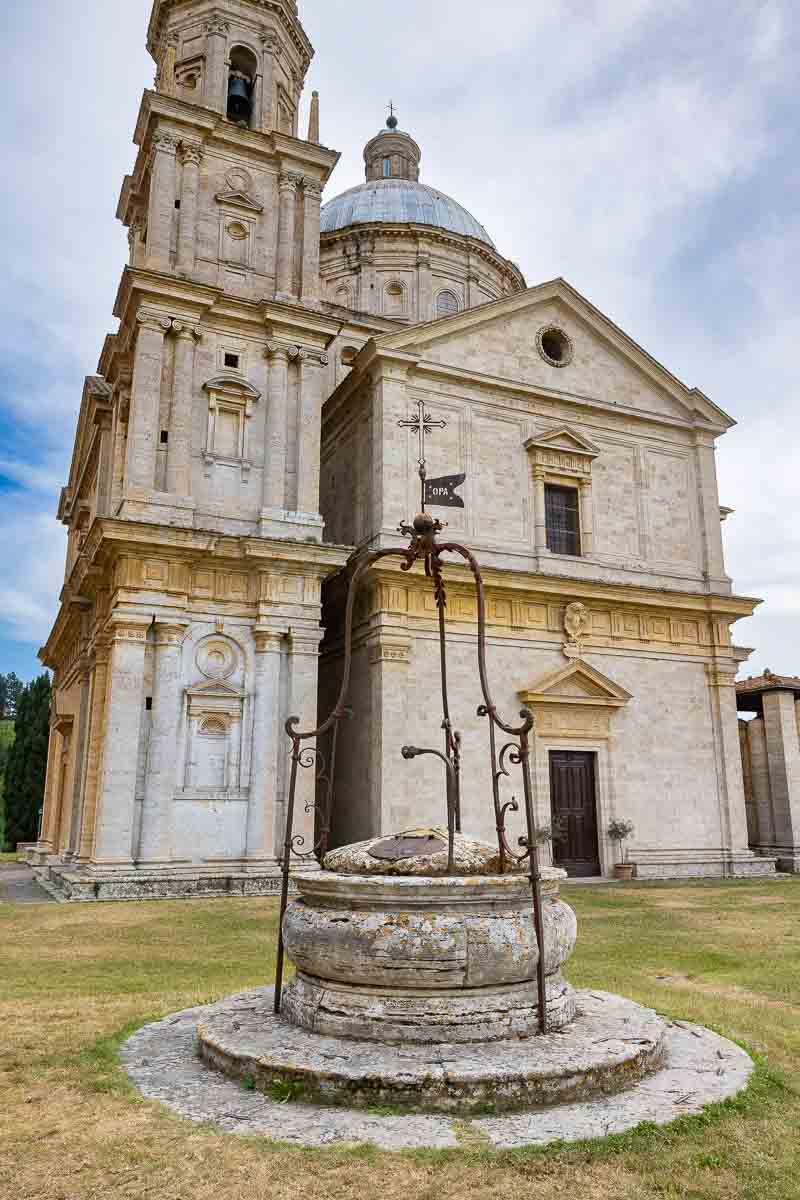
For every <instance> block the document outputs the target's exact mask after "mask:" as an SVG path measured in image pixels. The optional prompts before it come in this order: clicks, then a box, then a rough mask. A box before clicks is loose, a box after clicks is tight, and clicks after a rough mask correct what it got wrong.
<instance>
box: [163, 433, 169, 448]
mask: <svg viewBox="0 0 800 1200" xmlns="http://www.w3.org/2000/svg"><path fill="white" fill-rule="evenodd" d="M168 441H169V433H168V432H167V430H166V429H162V430H161V445H162V446H166V444H167V442H168Z"/></svg>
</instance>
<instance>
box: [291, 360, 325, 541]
mask: <svg viewBox="0 0 800 1200" xmlns="http://www.w3.org/2000/svg"><path fill="white" fill-rule="evenodd" d="M327 364H328V356H327V354H319V353H317V352H316V351H313V350H303V351H301V353H300V411H299V420H298V430H297V511H298V512H300V513H303V514H307V515H309V516H312V517H315V518H317V519H318V514H319V470H320V439H321V436H322V368H323V367H325V366H327Z"/></svg>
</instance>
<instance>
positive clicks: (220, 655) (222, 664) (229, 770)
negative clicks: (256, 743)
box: [184, 633, 245, 798]
mask: <svg viewBox="0 0 800 1200" xmlns="http://www.w3.org/2000/svg"><path fill="white" fill-rule="evenodd" d="M194 668H195V675H196V676H199V678H198V679H197V682H196V683H195V684H193V685H192V686H191V687H189V688H187V689H186V712H187V720H188V739H187V755H186V768H185V776H184V793H186V792H189V793H193V794H197V795H199V796H201V797H202V796H213V797H215V798H225V797H226V796H239V795H241V792H242V728H243V722H244V702H245V689H244V670H245V668H244V655H243V653H242V650H241V648H240V647H239V646H238V645H237V644H236V642H234V641H233V640H232V639H231V638H228V637H226V636H225V635H224V634H219V633H215V634H211V635H210V636H209V637H206V638H204V639H203V640H202V641H201V642H200V644H199V645H198V647H197V649H196V651H195V657H194Z"/></svg>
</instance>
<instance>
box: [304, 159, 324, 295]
mask: <svg viewBox="0 0 800 1200" xmlns="http://www.w3.org/2000/svg"><path fill="white" fill-rule="evenodd" d="M321 203H322V187H321V185H320V184H319V183H317V181H316V180H314V179H306V181H305V185H304V187H303V276H302V289H301V296H300V300H301V303H302V304H306V305H308V306H309V307H311V308H315V307H316V306H317V305H318V304H319V237H320V233H319V230H320V205H321Z"/></svg>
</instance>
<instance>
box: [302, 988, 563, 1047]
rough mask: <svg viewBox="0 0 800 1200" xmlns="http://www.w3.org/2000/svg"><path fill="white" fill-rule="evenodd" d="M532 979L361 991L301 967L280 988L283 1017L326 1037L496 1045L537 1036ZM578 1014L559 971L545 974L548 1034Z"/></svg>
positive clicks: (536, 1007) (537, 1011)
mask: <svg viewBox="0 0 800 1200" xmlns="http://www.w3.org/2000/svg"><path fill="white" fill-rule="evenodd" d="M537 1000H538V997H537V992H536V985H535V983H531V982H526V983H507V984H505V985H504V986H503V987H494V988H489V987H483V988H453V989H450V990H447V989H445V988H440V989H439V990H437V991H435V992H434V991H425V990H424V989H422V988H420V989H419V990H418V991H412V990H411V989H410V988H406V989H405V991H403V992H399V991H398V990H397V989H396V988H394V989H390V988H377V987H373V988H367V987H362V988H358V987H355V986H347V985H345V984H340V983H335V982H333V981H332V980H326V979H315V978H314V977H313V976H312V975H306V974H304V973H303V972H302V971H298V972H297V974H296V975H295V976H294V978H293V979H292V981H291V983H289V984H287V986H286V989H285V991H284V993H283V1005H282V1013H283V1016H284V1017H286V1018H288V1020H289V1021H290V1023H291V1024H292V1025H296V1026H300V1027H301V1028H303V1029H307V1030H308V1031H309V1032H311V1033H315V1034H323V1035H326V1036H329V1037H336V1038H339V1037H347V1038H359V1039H364V1038H367V1039H373V1038H374V1039H375V1041H376V1042H380V1043H387V1042H394V1043H398V1044H399V1045H403V1046H407V1045H409V1044H412V1043H415V1042H416V1043H419V1044H421V1045H424V1046H430V1045H431V1044H432V1043H447V1044H449V1045H452V1044H453V1043H459V1042H476V1043H477V1042H496V1041H500V1040H502V1039H506V1038H531V1037H536V1036H538V1033H539V1005H538V1002H537ZM574 1019H575V992H574V990H573V989H572V988H571V987H570V985H569V984H568V983H567V982H566V980H565V979H564V978H563V976H561V975H560V974H558V973H556V974H554V975H550V976H549V977H548V979H547V1020H548V1025H549V1028H550V1030H551V1031H555V1030H556V1029H561V1028H562V1027H563V1026H565V1025H569V1024H570V1023H571V1022H572V1021H574Z"/></svg>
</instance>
